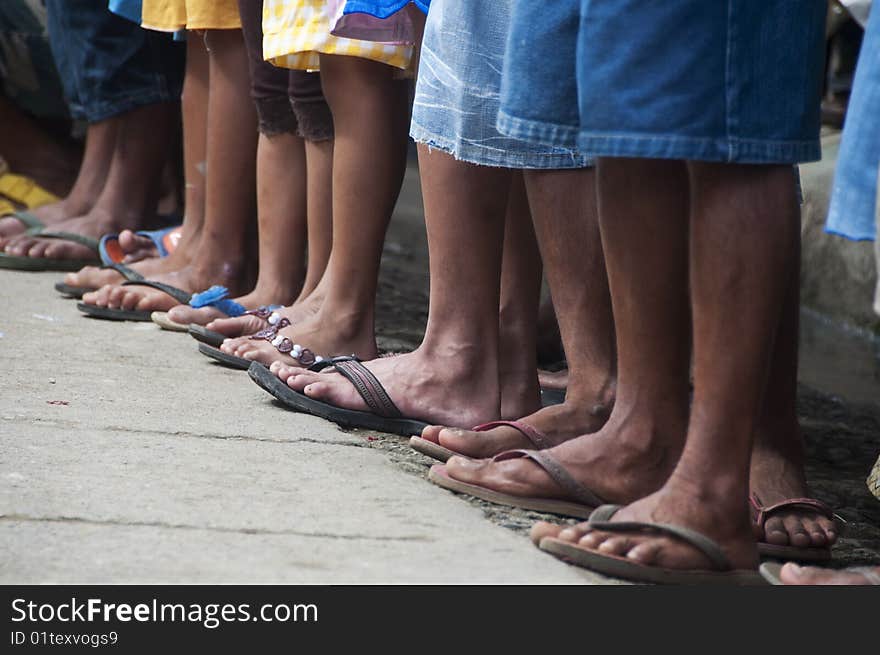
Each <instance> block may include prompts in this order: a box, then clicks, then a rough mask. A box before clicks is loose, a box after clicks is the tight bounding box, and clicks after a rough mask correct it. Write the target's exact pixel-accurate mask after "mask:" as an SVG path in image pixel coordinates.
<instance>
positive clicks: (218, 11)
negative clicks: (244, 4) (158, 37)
mask: <svg viewBox="0 0 880 655" xmlns="http://www.w3.org/2000/svg"><path fill="white" fill-rule="evenodd" d="M143 2H144V4H143V9H142V13H141V25H142V26H143V27H146V28H147V29H150V30H159V31H161V32H176V31H177V30H229V29H240V28H241V18H240V17H239V15H238V1H237V0H143Z"/></svg>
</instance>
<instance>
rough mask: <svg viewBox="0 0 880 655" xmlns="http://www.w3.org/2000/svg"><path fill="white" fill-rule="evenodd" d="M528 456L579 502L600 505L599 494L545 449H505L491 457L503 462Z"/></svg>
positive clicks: (588, 505) (587, 504)
mask: <svg viewBox="0 0 880 655" xmlns="http://www.w3.org/2000/svg"><path fill="white" fill-rule="evenodd" d="M524 457H525V458H528V459H531V460H532V461H533V462H535V463H536V464H537V465H538V466H540V467H541V468H542V469H544V470H545V471H546V472H547V475H549V476H550V477H551V478H553V480H554V482H556V484H558V485H559V486H560V487H562V489H564V490H565V492H566V493H567V494H568V495H569V496H571V497H572V498H574V499H575V500H577V501H578V502H580V503H583V504H584V505H586V506H587V507H598V506H599V505H602V503H603V502H604V501H603V500H602V499H601V498H599V496H597V495H596V494H595V493H593V491H592V490H590V489H588V488H587V487H585V486H584V485H582V484H581V483H580V482H578V481H577V480H575V479H574V478H573V477H572V476H571V473H569V472H568V471H567V470H565V467H564V466H562V464H560V463H559V462H558V461H556V459H555V458H554V457H553V456H551V455H550V454H548V453H547V452H546V451H542V450H523V449H519V450H506V451H504V452H503V453H499V454H497V455H495V457H493V458H492V460H493V461H495V462H503V461H506V460H510V459H518V458H524Z"/></svg>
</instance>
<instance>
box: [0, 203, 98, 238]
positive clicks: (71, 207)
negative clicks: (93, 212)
mask: <svg viewBox="0 0 880 655" xmlns="http://www.w3.org/2000/svg"><path fill="white" fill-rule="evenodd" d="M91 208H92V204H91V203H90V202H88V203H83V202H77V201H76V200H74V199H69V198H64V199H63V200H60V201H59V202H53V203H51V204H49V205H43V206H42V207H37V208H35V209H28V210H26V211H27V212H28V213H30V214H33V215H34V216H36V217H37V218H38V219H40V221H42V222H43V224H44V225H46V226H53V227H54V226H55V225H56V224H57V223H60V222H62V221H64V220H65V219H67V218H70V217H71V216H81V215H83V214H85V213H86V212H88V211H89V210H90V209H91ZM27 229H28V227H27V226H26V225H25V224H24V223H22V222H21V221H20V220H18V219H17V218H16V217H14V216H4V217H3V218H0V248H5V246H6V245H7V244H8V243H9V241H11V239H12V237H15V236H17V235H19V234H23V233H24V232H25V231H26V230H27Z"/></svg>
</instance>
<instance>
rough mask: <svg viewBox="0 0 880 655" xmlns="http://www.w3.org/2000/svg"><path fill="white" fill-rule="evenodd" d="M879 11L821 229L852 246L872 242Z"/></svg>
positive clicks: (879, 163) (878, 157)
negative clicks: (825, 220)
mask: <svg viewBox="0 0 880 655" xmlns="http://www.w3.org/2000/svg"><path fill="white" fill-rule="evenodd" d="M878 117H880V10H874V11H872V12H871V16H870V18H869V19H868V29H867V32H866V33H865V39H864V41H862V50H861V54H860V55H859V63H858V66H857V67H856V76H855V80H854V82H853V90H852V95H851V96H850V99H849V106H848V108H847V111H846V123H845V124H844V127H843V137H842V139H841V142H840V152H839V153H838V157H837V168H836V169H835V171H834V187H833V190H832V193H831V207H830V208H829V210H828V221H827V223H826V225H825V229H826V230H827V231H828V232H830V233H832V234H837V235H840V236H843V237H846V238H848V239H853V240H857V241H863V240H870V239H874V238H876V236H877V234H876V233H877V227H876V222H875V216H874V214H875V209H876V207H877V175H878V170H880V121H878Z"/></svg>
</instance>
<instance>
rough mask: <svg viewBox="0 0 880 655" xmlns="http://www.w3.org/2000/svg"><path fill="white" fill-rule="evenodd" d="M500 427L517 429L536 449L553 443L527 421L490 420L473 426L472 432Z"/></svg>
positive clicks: (548, 446) (547, 446)
mask: <svg viewBox="0 0 880 655" xmlns="http://www.w3.org/2000/svg"><path fill="white" fill-rule="evenodd" d="M500 427H510V428H513V429H514V430H517V431H519V432H520V433H522V435H523V436H524V437H525V438H526V439H528V440H529V441H531V442H532V445H534V446H535V448H537V449H538V450H544V449H546V448H550V447H551V446H552V445H553V444H552V443H550V440H549V439H548V438H547V435H545V434H544V433H543V432H541V431H540V430H538V429H536V428H533V427H532V426H531V425H528V424H527V423H523V422H522V421H490V422H488V423H482V424H480V425H477V426H476V427H474V428H473V431H474V432H488V431H489V430H491V429H493V428H500Z"/></svg>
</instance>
